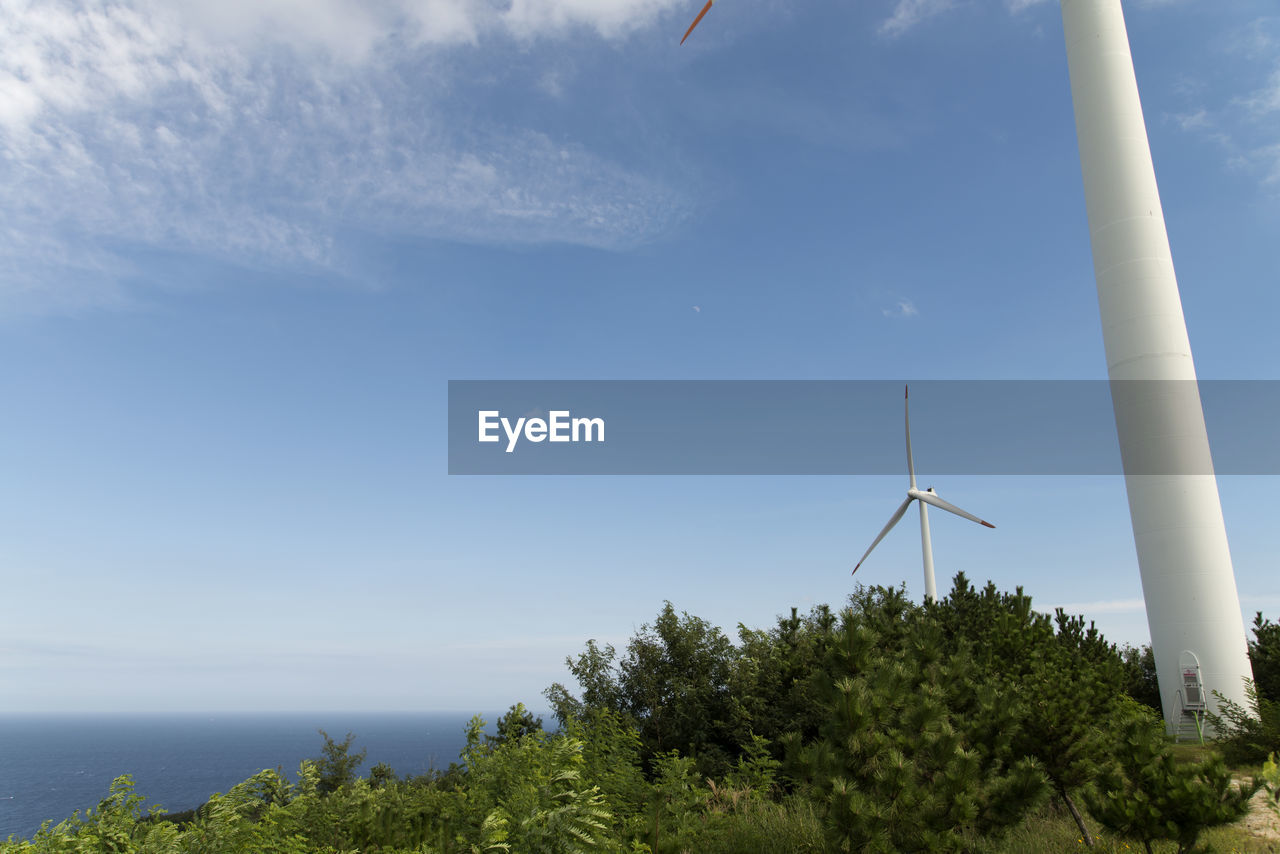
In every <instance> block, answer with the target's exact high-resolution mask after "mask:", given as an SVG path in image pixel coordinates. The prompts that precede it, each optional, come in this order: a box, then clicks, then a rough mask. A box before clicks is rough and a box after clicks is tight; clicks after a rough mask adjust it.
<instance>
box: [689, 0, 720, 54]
mask: <svg viewBox="0 0 1280 854" xmlns="http://www.w3.org/2000/svg"><path fill="white" fill-rule="evenodd" d="M714 2H716V0H707V5H705V6H703V7H702V11H701V12H699V13H698V17H696V18H694V19H693V23H692V24H690V25H689V29H687V30H685V31H684V38H682V39H680V44H684V39H687V38H689V33H691V32H693V28H694V27H696V26H698V22H699V21H701V20H702V16H703V15H705V14H707V10H708V9H710V8H711V4H712V3H714Z"/></svg>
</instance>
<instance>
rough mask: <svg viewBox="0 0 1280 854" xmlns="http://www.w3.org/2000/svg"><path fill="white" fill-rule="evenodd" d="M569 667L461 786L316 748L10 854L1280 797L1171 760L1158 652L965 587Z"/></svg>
mask: <svg viewBox="0 0 1280 854" xmlns="http://www.w3.org/2000/svg"><path fill="white" fill-rule="evenodd" d="M1272 629H1273V625H1272V624H1270V623H1268V622H1265V621H1263V620H1262V617H1261V615H1259V617H1258V620H1257V622H1256V623H1255V641H1254V643H1253V644H1251V649H1250V652H1251V655H1252V656H1253V658H1254V661H1255V663H1256V662H1258V661H1260V660H1261V661H1270V662H1275V661H1280V655H1278V654H1277V649H1276V646H1277V644H1280V632H1275V631H1273V630H1272ZM567 664H568V667H569V671H570V673H571V674H572V675H573V677H574V679H575V680H576V681H577V684H578V686H579V690H578V692H577V693H576V694H575V693H574V692H573V691H571V690H570V689H569V688H567V687H566V686H565V685H562V684H558V683H557V684H555V685H552V686H551V687H550V688H548V689H547V691H546V696H547V699H548V700H549V701H550V703H551V706H552V708H553V710H554V712H555V714H556V717H557V719H558V728H557V729H556V731H555V732H548V731H547V730H546V729H545V728H544V727H543V722H542V721H541V720H540V719H539V718H537V717H535V716H533V715H532V714H531V713H530V712H529V711H528V710H527V709H525V707H524V706H523V705H521V704H517V705H515V706H513V707H512V708H511V710H510V711H509V712H508V713H507V714H506V715H505V716H503V717H502V719H501V720H499V721H498V722H497V725H496V728H495V731H494V734H492V735H486V734H485V732H484V722H483V721H481V720H480V719H479V718H476V719H473V720H472V722H471V724H470V725H469V727H468V730H467V746H466V748H465V749H464V750H463V752H462V755H461V756H460V757H459V762H457V763H455V764H453V765H451V766H450V767H449V768H448V769H445V770H440V771H435V772H432V773H430V774H427V775H423V776H419V777H411V778H401V777H398V776H397V775H396V774H395V772H394V771H393V770H392V769H390V768H389V767H387V766H385V765H378V766H375V767H374V768H372V769H370V771H369V773H368V775H367V776H366V777H360V776H359V768H360V766H361V764H362V763H363V760H364V752H363V751H356V750H354V746H353V745H354V736H353V735H352V734H350V733H348V734H347V736H346V737H345V739H343V740H341V741H339V740H335V739H333V738H331V737H329V736H328V734H326V733H323V732H322V733H321V735H322V738H323V748H322V750H321V753H320V755H319V756H318V757H317V758H316V759H314V760H309V761H306V762H304V763H302V766H301V768H300V769H299V772H298V775H297V779H296V781H291V780H289V779H286V778H285V777H283V776H282V775H280V774H279V773H277V772H275V771H262V772H261V773H259V774H256V775H254V776H253V777H251V778H249V779H248V780H246V781H244V782H243V783H241V784H239V785H237V786H235V787H233V788H232V789H231V790H230V791H229V792H227V793H225V794H220V795H215V796H214V797H213V798H211V799H210V800H209V802H208V803H206V804H205V805H203V806H202V807H200V808H199V809H198V810H194V811H190V812H188V813H184V814H182V815H176V816H167V815H164V814H163V813H162V812H161V811H159V810H158V809H155V808H153V809H152V810H145V809H144V801H143V799H142V798H141V797H140V796H139V795H138V794H137V793H135V792H134V791H133V787H132V783H131V782H130V780H129V779H128V778H127V777H122V778H120V779H118V780H116V781H115V783H114V784H113V785H112V787H111V790H110V792H109V793H108V794H107V797H106V798H105V799H104V800H103V801H102V802H101V804H99V806H98V807H97V809H94V810H89V811H87V812H86V813H84V814H76V815H75V816H73V817H71V818H70V819H68V820H66V821H64V822H62V823H60V824H57V825H53V824H46V826H45V827H44V828H42V829H41V830H40V832H39V833H37V834H36V835H35V837H34V838H32V839H31V840H10V841H9V842H8V843H0V854H19V852H21V854H37V853H38V854H61V852H68V854H69V853H70V852H76V854H88V852H116V853H117V854H178V853H179V852H182V854H188V853H189V854H204V852H208V854H238V852H254V854H259V853H260V852H262V853H264V854H265V852H279V854H289V852H298V854H301V852H315V854H350V852H370V854H372V852H379V854H409V852H416V854H479V852H511V854H544V853H545V854H561V852H563V854H571V852H574V853H575V854H576V852H651V854H677V852H686V851H697V852H699V854H715V852H726V853H727V852H735V854H736V853H737V852H761V854H768V852H779V854H782V852H785V854H793V852H917V851H918V852H969V851H974V852H977V851H1026V850H1042V851H1060V850H1066V849H1067V848H1073V849H1074V848H1079V847H1084V846H1094V845H1097V846H1098V847H1099V848H1101V849H1103V850H1108V851H1112V850H1114V851H1119V850H1126V849H1127V848H1128V847H1129V846H1136V845H1139V844H1141V845H1143V846H1145V847H1146V849H1147V850H1148V851H1154V850H1156V849H1157V848H1159V846H1162V845H1163V846H1165V849H1164V850H1175V849H1176V850H1178V851H1180V852H1191V851H1199V850H1205V845H1206V844H1213V843H1214V842H1215V840H1217V841H1218V844H1221V836H1220V834H1221V833H1222V831H1214V830H1212V828H1214V827H1217V826H1220V825H1226V824H1229V823H1231V822H1233V821H1235V820H1237V819H1239V818H1240V817H1241V816H1242V815H1244V813H1245V811H1246V810H1247V809H1248V801H1249V798H1250V796H1251V795H1252V794H1253V792H1254V791H1255V790H1256V788H1257V787H1258V786H1260V785H1264V784H1265V785H1268V786H1271V787H1272V789H1271V791H1273V792H1274V791H1275V787H1276V786H1277V785H1280V784H1277V783H1276V779H1275V778H1276V772H1275V771H1274V765H1271V766H1268V767H1267V768H1266V769H1265V771H1264V772H1263V778H1261V779H1259V780H1258V781H1256V782H1248V783H1244V784H1241V783H1240V782H1239V781H1238V780H1233V779H1232V775H1231V774H1230V773H1229V772H1228V771H1227V769H1226V766H1225V765H1224V764H1223V760H1222V758H1221V757H1220V756H1219V755H1217V754H1216V753H1214V752H1211V755H1209V756H1208V757H1206V758H1204V759H1202V760H1200V761H1194V762H1187V761H1183V760H1182V759H1181V758H1179V757H1177V756H1175V754H1174V753H1173V752H1172V751H1171V749H1170V746H1169V744H1168V743H1167V741H1166V739H1165V738H1164V736H1163V734H1162V732H1161V728H1160V726H1159V723H1158V720H1157V719H1156V718H1155V717H1154V716H1153V714H1152V711H1151V708H1150V703H1151V695H1150V688H1151V685H1150V677H1151V676H1152V673H1153V667H1152V666H1151V664H1150V660H1149V651H1148V650H1132V649H1126V650H1117V649H1116V648H1115V647H1114V646H1113V645H1111V644H1109V643H1107V642H1106V640H1105V639H1104V638H1102V637H1101V636H1100V635H1099V634H1098V632H1097V631H1096V630H1094V628H1093V627H1092V625H1088V624H1086V623H1085V621H1084V620H1083V619H1082V618H1080V617H1076V616H1071V615H1067V614H1064V613H1062V612H1061V611H1059V612H1058V613H1057V614H1055V615H1053V616H1050V615H1046V614H1041V613H1038V612H1036V611H1034V610H1033V609H1032V607H1031V600H1030V598H1029V597H1027V596H1025V595H1024V594H1023V593H1022V591H1021V590H1017V591H1015V592H1013V593H1007V592H1001V591H998V590H997V589H996V588H995V587H994V585H992V584H988V585H987V586H986V587H985V588H982V589H976V588H974V587H973V585H971V584H970V583H969V582H968V581H967V580H966V579H965V578H964V576H963V575H960V576H957V578H956V580H955V585H954V587H953V588H952V590H951V592H950V593H949V594H948V596H947V597H946V598H945V599H943V600H940V601H939V602H936V603H931V604H928V605H924V606H921V605H916V604H913V603H911V602H909V601H908V600H907V599H906V597H905V595H904V592H903V591H902V590H900V589H886V588H881V587H877V588H862V589H859V590H858V591H857V592H856V593H855V594H854V595H853V596H851V597H850V600H849V602H848V603H847V606H846V607H845V608H843V609H842V610H840V611H839V612H836V611H833V610H832V609H830V608H827V607H819V608H815V609H813V610H812V611H811V612H810V613H809V614H807V615H800V614H799V613H797V612H796V611H795V610H792V611H791V612H790V614H789V615H787V616H785V617H782V618H780V619H779V620H778V622H777V625H775V626H773V627H772V628H769V629H764V630H760V629H748V628H746V627H744V626H739V627H738V631H737V639H736V642H735V641H733V640H731V639H730V638H729V637H728V636H727V635H725V633H724V632H723V631H721V630H720V629H719V628H717V627H715V626H712V625H710V624H708V623H707V622H706V621H704V620H701V619H699V618H697V617H694V616H690V615H688V614H684V613H679V612H677V611H676V609H675V608H674V607H673V606H672V605H671V604H670V603H667V604H666V605H665V606H664V607H663V609H662V611H661V612H660V613H659V614H658V616H657V618H656V619H655V621H654V622H653V623H652V624H651V625H646V626H644V627H642V628H641V629H640V630H639V631H638V632H637V633H636V635H635V636H634V637H633V638H632V639H631V641H630V643H629V644H628V645H627V647H626V649H625V650H623V651H622V652H621V654H619V652H618V651H617V650H615V649H614V648H613V647H611V646H607V645H606V646H603V647H602V646H600V645H598V644H596V643H595V642H594V641H589V642H588V643H587V644H586V648H585V649H584V650H583V652H581V653H580V654H578V655H577V656H574V657H570V658H569V659H567ZM1255 666H1256V664H1255ZM1263 672H1265V667H1264V668H1262V669H1261V672H1260V673H1259V676H1260V678H1259V690H1258V692H1256V695H1257V696H1259V697H1262V693H1261V685H1262V684H1263V683H1262V679H1261V676H1262V673H1263ZM1259 702H1270V701H1269V700H1267V699H1265V698H1262V699H1260V701H1259ZM1228 717H1229V720H1228V721H1226V722H1224V727H1226V729H1227V730H1229V729H1230V726H1229V724H1231V723H1233V722H1235V719H1234V718H1230V716H1229V715H1228ZM1242 720H1247V721H1252V720H1253V718H1249V717H1248V716H1247V715H1246V716H1245V718H1242ZM1263 723H1265V721H1263ZM1258 727H1263V728H1262V730H1261V734H1259V731H1258ZM1266 737H1267V731H1266V730H1265V727H1264V726H1263V724H1262V723H1260V724H1258V725H1257V726H1255V727H1254V729H1250V730H1249V731H1248V732H1247V733H1246V734H1244V735H1240V734H1238V733H1237V734H1235V735H1233V736H1232V738H1234V739H1236V740H1237V741H1239V742H1240V743H1241V744H1244V743H1247V744H1248V745H1249V746H1250V749H1254V748H1257V749H1265V748H1266V742H1265V738H1266ZM1260 738H1261V739H1263V740H1262V741H1259V739H1260ZM1232 744H1235V742H1234V741H1231V740H1230V739H1229V740H1228V742H1227V745H1228V750H1230V749H1232V748H1231V747H1230V745H1232ZM1275 749H1276V747H1272V748H1271V750H1272V751H1274V750H1275ZM1265 756H1266V754H1265V753H1264V754H1263V755H1262V757H1260V758H1259V759H1258V763H1259V764H1260V763H1261V761H1262V758H1265ZM1273 800H1274V798H1273ZM1215 834H1218V835H1217V836H1215ZM1037 839H1039V840H1044V841H1043V843H1041V842H1036V843H1034V844H1032V843H1031V842H1029V840H1037ZM1231 844H1232V845H1233V846H1235V845H1245V846H1246V847H1245V848H1243V849H1241V850H1249V849H1248V848H1247V841H1241V840H1234V841H1233V842H1232V843H1231ZM1257 850H1266V849H1265V848H1260V849H1257Z"/></svg>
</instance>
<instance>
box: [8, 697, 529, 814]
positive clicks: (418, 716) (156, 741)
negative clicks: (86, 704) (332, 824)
mask: <svg viewBox="0 0 1280 854" xmlns="http://www.w3.org/2000/svg"><path fill="white" fill-rule="evenodd" d="M474 714H476V713H473V712H418V713H408V712H405V713H373V712H351V713H344V712H278V713H262V712H256V713H250V712H244V713H231V712H216V713H203V714H201V713H166V714H159V713H156V714H59V715H31V714H9V715H0V839H7V838H9V837H11V836H14V837H18V838H23V839H25V838H30V837H31V836H32V835H33V834H35V833H36V831H38V830H39V829H40V825H41V824H42V823H43V822H44V821H52V822H53V823H54V824H57V823H58V822H61V821H63V820H65V819H68V818H70V817H71V815H72V813H74V812H76V811H77V810H80V811H81V812H83V811H84V810H85V809H88V808H91V807H94V808H96V807H97V805H98V802H99V801H101V800H102V799H103V798H105V797H106V796H107V792H108V789H109V787H110V785H111V781H112V780H114V779H115V778H116V777H119V776H121V775H123V774H128V775H130V776H132V778H133V781H134V791H135V792H136V793H137V794H139V795H142V796H143V797H144V798H146V802H145V804H144V809H146V808H148V807H150V806H151V805H153V804H158V805H160V806H162V807H163V808H164V811H165V812H167V813H175V812H181V811H183V810H188V809H193V808H195V807H198V806H200V805H201V804H203V803H204V802H205V801H207V800H208V799H209V797H210V796H211V795H213V794H214V793H216V792H226V791H227V790H228V789H230V788H231V787H232V786H234V785H236V784H237V783H240V782H242V781H244V780H245V779H247V778H248V777H250V776H252V775H253V774H256V773H258V772H259V771H261V770H262V769H264V768H278V769H280V770H281V771H282V772H283V773H284V774H285V775H286V776H288V777H289V778H290V779H296V778H297V771H298V765H299V763H300V762H301V761H302V760H303V759H308V758H314V757H317V756H319V755H320V751H321V747H322V746H323V743H324V741H323V739H322V737H321V736H320V734H319V732H318V731H319V730H321V729H323V730H325V731H326V732H327V733H328V734H329V736H330V737H332V738H334V739H335V740H338V741H341V740H342V739H343V738H344V737H345V736H346V734H347V733H348V732H351V733H353V734H354V735H355V741H354V743H353V745H352V749H353V750H355V751H360V750H367V756H366V757H365V761H364V763H363V764H362V765H361V766H360V769H359V772H358V773H359V774H360V775H361V776H364V775H367V774H368V772H369V769H370V768H372V767H373V766H374V765H377V764H378V763H379V762H385V763H386V764H387V765H390V766H391V767H392V768H394V769H395V771H396V774H397V775H399V776H401V777H404V776H416V775H420V774H425V773H427V772H428V771H431V770H433V769H444V768H447V767H448V766H449V764H450V763H451V762H456V761H458V756H459V754H460V752H461V750H462V748H463V747H464V746H465V745H466V724H467V722H468V721H469V720H470V719H471V718H472V717H473V716H474ZM479 714H480V715H481V716H482V717H483V718H484V719H485V722H486V724H487V725H488V729H489V730H490V731H492V727H493V724H494V723H495V722H496V721H497V719H498V718H499V717H501V716H502V715H503V714H505V710H504V711H501V712H480V713H479ZM535 714H541V715H542V717H543V720H544V724H547V723H550V724H551V725H552V726H553V725H554V719H551V718H550V716H549V715H548V713H546V712H535ZM549 728H550V727H549Z"/></svg>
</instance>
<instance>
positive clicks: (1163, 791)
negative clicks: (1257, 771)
mask: <svg viewBox="0 0 1280 854" xmlns="http://www.w3.org/2000/svg"><path fill="white" fill-rule="evenodd" d="M1119 718H1120V719H1119V721H1118V725H1117V730H1118V738H1117V743H1116V753H1115V757H1114V762H1113V763H1112V764H1110V765H1109V766H1108V767H1107V768H1105V769H1104V771H1103V773H1102V774H1101V775H1100V776H1099V779H1098V781H1097V785H1096V789H1095V790H1093V791H1088V792H1086V797H1085V803H1086V804H1087V805H1088V808H1089V812H1090V813H1092V814H1093V816H1094V817H1095V818H1097V819H1098V821H1100V822H1102V824H1103V825H1105V826H1106V827H1109V828H1111V829H1112V830H1114V831H1115V832H1116V833H1119V834H1121V835H1122V836H1126V837H1128V838H1130V839H1136V840H1138V841H1140V842H1142V843H1143V844H1144V845H1145V846H1146V849H1147V852H1148V854H1150V852H1151V843H1152V842H1153V841H1155V840H1157V839H1169V840H1172V841H1174V842H1176V843H1177V845H1178V854H1192V852H1202V851H1204V850H1205V849H1203V848H1201V847H1198V846H1197V843H1198V841H1199V838H1200V834H1201V832H1203V831H1204V830H1206V829H1207V828H1210V827H1216V826H1217V825H1220V824H1229V823H1231V822H1233V821H1238V820H1239V819H1241V818H1243V817H1244V815H1245V814H1246V813H1247V812H1248V811H1249V799H1250V798H1251V797H1253V794H1254V792H1256V791H1257V790H1258V788H1259V786H1260V785H1261V782H1260V781H1254V782H1253V783H1241V784H1239V785H1236V784H1235V783H1234V782H1233V780H1232V778H1231V772H1230V770H1228V768H1227V767H1226V764H1225V763H1224V762H1223V760H1222V758H1221V757H1219V756H1214V757H1213V758H1211V759H1208V760H1205V761H1203V762H1190V763H1179V762H1178V761H1177V760H1176V759H1175V758H1174V755H1173V752H1172V751H1171V750H1170V749H1169V746H1168V744H1167V743H1166V742H1165V739H1164V734H1163V727H1162V725H1161V723H1160V721H1159V719H1157V718H1156V717H1155V716H1154V715H1152V714H1150V713H1148V712H1147V711H1146V710H1145V708H1144V707H1141V706H1138V705H1137V704H1136V703H1129V704H1127V708H1126V709H1125V711H1124V712H1123V713H1122V714H1121V715H1119Z"/></svg>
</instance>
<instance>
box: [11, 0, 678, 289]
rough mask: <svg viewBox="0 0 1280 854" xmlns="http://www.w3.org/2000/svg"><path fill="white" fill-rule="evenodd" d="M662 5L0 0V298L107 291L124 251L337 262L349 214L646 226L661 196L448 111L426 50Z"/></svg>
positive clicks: (354, 227) (672, 208) (606, 21)
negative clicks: (33, 1) (34, 1)
mask: <svg viewBox="0 0 1280 854" xmlns="http://www.w3.org/2000/svg"><path fill="white" fill-rule="evenodd" d="M672 2H674V0H609V1H608V2H595V0H593V2H590V3H588V2H581V1H580V0H539V2H523V3H516V4H514V5H511V6H510V7H508V8H506V9H503V8H502V7H501V6H500V5H498V4H496V3H489V2H463V0H427V2H425V3H423V4H421V5H417V6H414V7H413V9H412V10H410V9H409V6H408V5H407V3H404V4H403V5H399V4H400V0H394V2H384V3H362V2H355V0H320V2H318V3H317V2H310V0H308V2H305V3H304V2H302V0H268V2H248V0H234V1H233V2H224V3H221V4H217V5H213V4H205V3H196V2H193V0H188V2H185V3H182V4H180V5H177V6H164V5H163V4H159V3H156V4H155V5H126V4H123V3H117V2H112V0H90V2H87V3H84V4H80V3H75V2H45V3H41V4H38V5H31V6H27V5H25V4H22V3H19V2H15V0H0V274H4V280H3V281H2V282H0V303H13V302H15V301H19V302H21V301H29V302H30V301H35V302H41V301H43V302H44V303H46V304H49V305H60V304H62V303H64V302H68V301H69V302H71V303H76V304H83V303H101V302H118V301H120V300H121V299H123V298H124V295H123V293H122V292H120V291H119V290H118V287H117V286H118V284H119V281H120V280H121V279H123V278H126V277H127V276H128V275H129V272H130V265H129V262H128V261H127V260H126V259H127V257H128V255H129V250H130V248H132V247H156V248H163V249H177V250H180V251H195V252H198V253H204V254H208V255H211V256H215V257H220V258H224V259H230V260H235V261H241V262H247V263H250V264H256V265H267V266H281V265H283V266H285V267H288V268H291V269H301V270H312V271H317V270H318V271H331V272H332V271H336V272H338V273H340V274H342V273H346V272H349V270H348V269H347V266H346V264H345V262H344V258H343V246H344V242H345V241H344V238H345V235H348V234H350V233H352V232H356V231H359V232H372V233H378V234H390V235H397V234H398V235H401V236H410V237H442V238H447V239H457V240H464V241H497V242H505V243H525V242H543V241H552V242H572V243H578V244H583V245H590V246H598V247H606V248H609V247H621V246H626V245H631V244H634V243H637V242H642V241H645V240H647V239H650V238H651V237H653V236H654V235H655V234H657V233H659V232H661V231H662V230H663V229H664V228H665V227H667V226H668V225H669V224H671V223H672V222H673V221H677V220H679V219H680V218H681V217H682V216H683V215H684V214H685V212H686V211H687V209H688V205H687V203H686V201H685V199H684V196H683V195H682V192H681V191H677V190H675V189H673V187H672V186H671V185H668V183H666V182H665V181H664V180H663V178H662V177H661V176H660V175H659V176H655V175H652V174H649V173H647V172H645V171H643V170H637V169H635V168H631V167H628V166H627V165H625V164H622V163H619V162H616V161H615V160H612V159H611V158H610V157H608V156H605V155H602V154H599V153H596V152H594V151H592V150H589V149H587V148H586V147H584V146H583V145H582V144H580V143H576V142H574V141H573V140H572V139H553V138H551V136H549V135H548V133H547V132H546V131H543V130H539V129H536V128H533V127H528V126H513V125H511V124H509V123H504V122H503V121H501V120H499V119H497V118H494V117H493V115H492V114H490V113H487V112H486V111H485V110H484V109H483V107H479V108H478V107H476V106H475V105H473V104H468V105H467V108H466V109H464V110H459V109H458V108H457V107H456V106H453V105H451V103H450V101H449V98H450V96H451V94H452V90H453V88H454V87H455V86H456V85H457V84H458V80H457V79H456V78H457V76H458V72H457V71H456V66H455V64H451V63H453V62H454V60H455V56H454V55H453V54H452V53H450V52H449V51H443V52H442V51H441V50H440V49H438V48H437V47H435V46H434V45H437V44H438V43H441V42H448V43H450V44H452V45H455V46H457V48H456V49H461V50H464V51H467V52H468V53H469V54H470V58H471V61H473V62H474V61H475V58H476V57H475V50H476V49H474V48H471V47H467V45H468V44H472V43H475V42H476V41H477V40H480V39H483V38H490V39H496V40H499V41H500V40H501V39H504V38H505V39H510V38H511V37H512V36H518V37H520V38H522V39H527V38H536V37H541V36H554V35H557V34H563V33H566V32H568V31H570V30H573V29H575V28H585V29H588V30H594V31H595V32H596V33H598V34H599V35H600V36H602V37H605V38H618V37H622V36H624V35H626V34H627V33H628V32H629V31H630V30H632V29H634V28H636V27H639V26H643V25H644V24H645V23H648V22H652V21H653V20H654V18H655V17H656V16H657V15H658V14H659V13H660V12H661V11H662V10H663V9H664V8H665V7H666V6H668V5H671V3H672ZM406 34H407V35H406ZM508 45H509V42H508ZM529 85H530V86H536V85H537V84H536V82H535V81H529ZM557 85H563V84H557ZM544 88H545V86H544ZM77 282H78V283H79V284H75V283H77ZM54 283H56V285H57V287H58V288H59V289H60V291H59V292H58V293H52V292H51V288H52V287H53V285H54ZM95 283H96V284H95ZM95 288H96V289H95Z"/></svg>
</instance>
